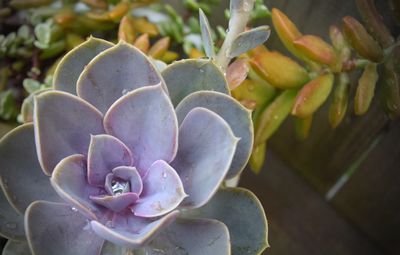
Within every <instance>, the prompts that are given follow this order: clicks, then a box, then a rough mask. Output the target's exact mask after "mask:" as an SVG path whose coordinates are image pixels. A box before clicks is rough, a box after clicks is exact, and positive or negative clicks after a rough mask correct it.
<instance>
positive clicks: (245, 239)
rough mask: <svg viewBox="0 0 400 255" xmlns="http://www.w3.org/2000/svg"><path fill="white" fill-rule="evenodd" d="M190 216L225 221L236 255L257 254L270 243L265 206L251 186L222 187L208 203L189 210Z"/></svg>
mask: <svg viewBox="0 0 400 255" xmlns="http://www.w3.org/2000/svg"><path fill="white" fill-rule="evenodd" d="M186 216H187V217H190V216H192V217H202V218H210V219H216V220H219V221H221V222H223V223H224V224H225V225H226V226H227V227H228V229H229V233H230V241H231V249H232V255H243V254H249V255H257V254H260V253H261V252H262V251H263V250H264V249H265V248H266V247H268V246H269V244H268V227H267V219H266V217H265V213H264V210H263V208H262V205H261V203H260V201H259V200H258V199H257V197H256V196H255V195H254V194H253V193H251V192H250V191H249V190H247V189H243V188H224V189H220V190H219V191H218V192H217V193H216V194H215V196H214V197H213V198H212V199H211V200H210V201H209V202H208V203H207V204H206V205H205V206H203V207H201V208H199V209H197V210H193V211H189V212H188V213H187V214H186V215H185V217H186ZM215 254H217V253H215Z"/></svg>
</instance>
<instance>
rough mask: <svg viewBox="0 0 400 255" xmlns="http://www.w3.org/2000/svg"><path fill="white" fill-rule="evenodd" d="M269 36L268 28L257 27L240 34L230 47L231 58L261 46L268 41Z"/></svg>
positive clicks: (269, 30)
mask: <svg viewBox="0 0 400 255" xmlns="http://www.w3.org/2000/svg"><path fill="white" fill-rule="evenodd" d="M270 34H271V29H270V28H269V26H259V27H256V28H253V29H251V30H248V31H245V32H242V33H240V34H239V35H238V37H237V38H236V39H235V40H234V41H233V43H232V46H231V48H230V50H229V55H230V57H231V58H234V57H237V56H239V55H241V54H243V53H246V52H247V51H249V50H251V49H253V48H255V47H257V46H258V45H260V44H263V43H264V42H265V41H267V40H268V38H269V35H270Z"/></svg>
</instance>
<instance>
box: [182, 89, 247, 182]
mask: <svg viewBox="0 0 400 255" xmlns="http://www.w3.org/2000/svg"><path fill="white" fill-rule="evenodd" d="M196 107H203V108H206V109H208V110H211V111H213V112H215V113H216V114H218V115H219V116H221V117H222V118H223V119H224V120H225V121H226V122H227V123H228V124H229V126H230V127H231V129H232V131H233V133H234V135H235V136H236V137H238V138H240V141H239V142H238V144H237V147H236V152H235V155H234V157H233V160H232V164H231V166H230V168H229V171H228V173H227V175H226V178H227V179H230V178H233V177H235V176H237V175H238V174H240V172H241V171H242V170H243V169H244V167H245V166H246V163H247V161H248V160H249V156H250V153H251V149H252V147H253V124H252V120H251V112H250V111H248V110H247V109H246V108H244V107H243V106H242V105H240V104H239V103H238V102H237V101H236V100H234V99H233V98H232V97H230V96H228V95H225V94H223V93H219V92H212V91H199V92H195V93H192V94H190V95H189V96H187V97H185V98H184V99H183V100H182V101H181V102H180V103H179V105H178V106H177V107H176V114H177V117H178V122H179V123H182V121H183V120H184V118H185V117H186V115H187V114H188V113H189V112H190V111H191V110H192V109H194V108H196Z"/></svg>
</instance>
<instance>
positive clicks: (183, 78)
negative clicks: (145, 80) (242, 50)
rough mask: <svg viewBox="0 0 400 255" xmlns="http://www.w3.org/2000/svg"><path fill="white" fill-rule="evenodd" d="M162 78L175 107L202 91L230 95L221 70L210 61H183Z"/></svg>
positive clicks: (170, 67) (164, 73)
mask: <svg viewBox="0 0 400 255" xmlns="http://www.w3.org/2000/svg"><path fill="white" fill-rule="evenodd" d="M162 76H163V77H164V79H165V82H166V84H167V86H168V90H169V91H170V98H171V101H172V103H173V104H174V106H177V105H178V104H179V102H180V101H181V100H182V99H183V98H185V97H186V96H187V95H189V94H191V93H193V92H196V91H200V90H212V91H218V92H222V93H225V94H228V95H229V88H228V84H227V82H226V80H225V77H224V74H223V73H222V72H221V70H220V69H219V68H218V67H217V66H216V65H215V64H214V63H213V62H212V61H210V60H204V59H190V60H181V61H177V62H175V63H172V64H171V65H169V66H168V67H167V68H166V69H165V70H164V71H163V72H162Z"/></svg>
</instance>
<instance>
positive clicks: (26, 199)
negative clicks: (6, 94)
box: [0, 124, 60, 214]
mask: <svg viewBox="0 0 400 255" xmlns="http://www.w3.org/2000/svg"><path fill="white" fill-rule="evenodd" d="M0 164H1V168H0V177H1V184H2V187H3V190H4V193H5V195H6V197H7V198H8V201H9V202H10V203H11V205H12V206H13V207H14V208H15V209H16V210H17V211H18V212H19V213H21V214H23V213H24V212H25V209H26V208H27V207H28V206H29V204H30V203H32V202H33V201H35V200H48V201H54V202H58V201H60V198H59V197H58V196H57V194H56V193H55V192H54V190H53V188H52V187H51V185H50V182H49V178H48V177H47V176H46V175H45V174H44V173H43V172H42V171H41V168H40V165H39V162H38V159H37V155H36V147H35V137H34V131H33V125H32V124H25V125H22V126H19V127H17V128H15V129H13V130H12V131H11V132H9V133H8V134H7V135H5V136H4V137H3V138H2V139H1V141H0ZM31 183H35V184H36V185H31Z"/></svg>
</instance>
